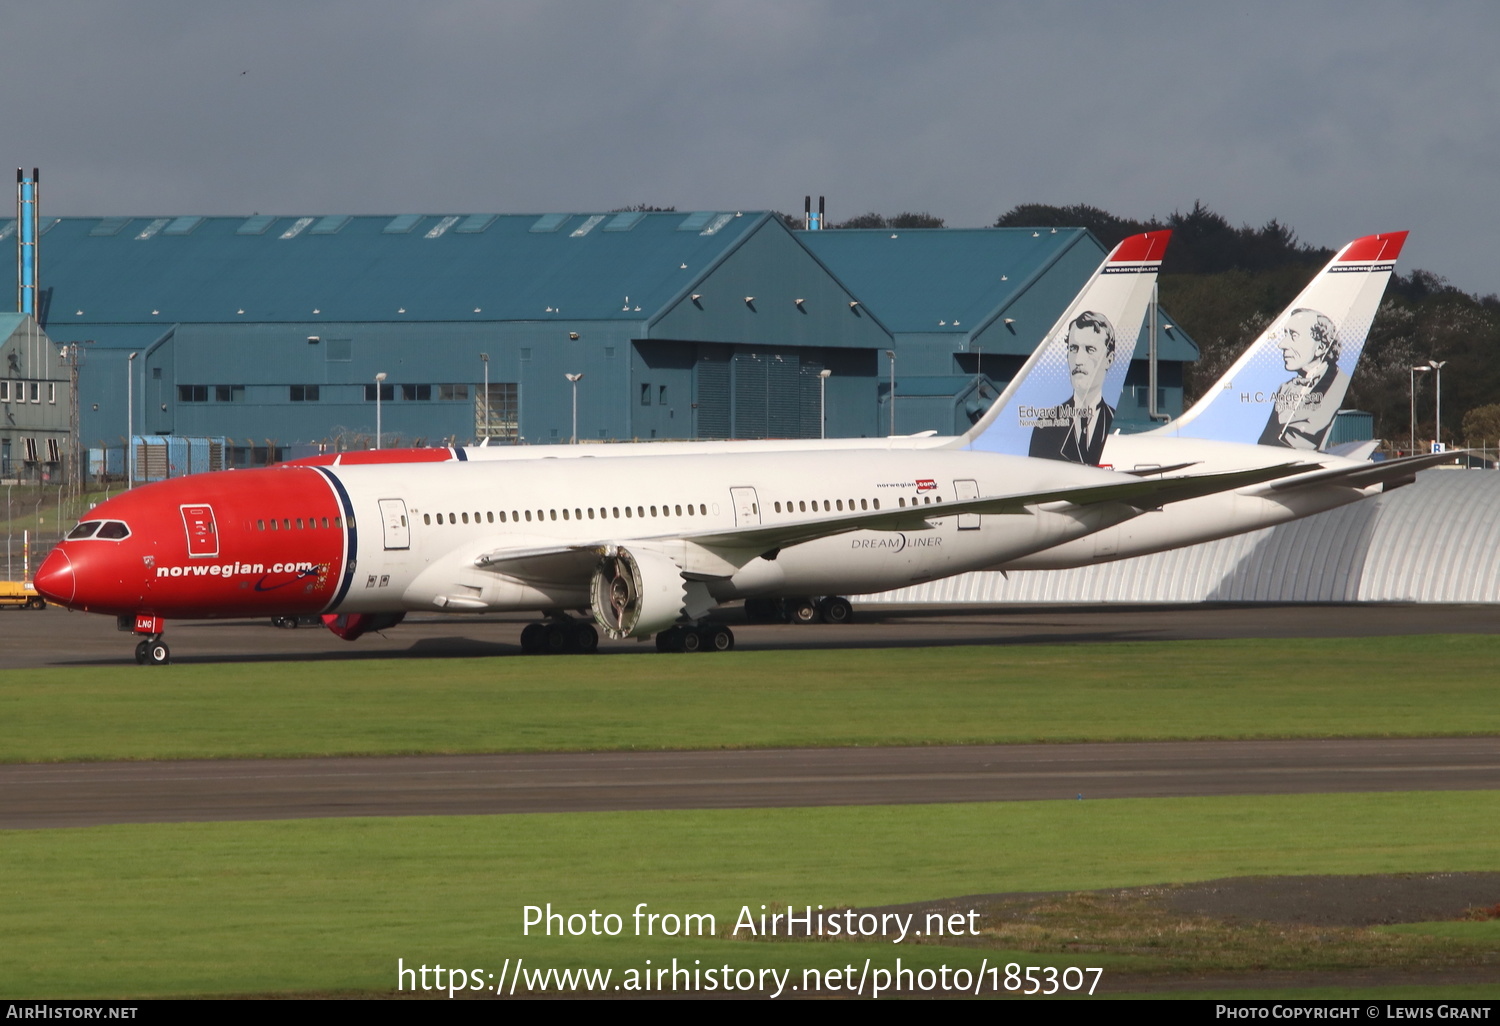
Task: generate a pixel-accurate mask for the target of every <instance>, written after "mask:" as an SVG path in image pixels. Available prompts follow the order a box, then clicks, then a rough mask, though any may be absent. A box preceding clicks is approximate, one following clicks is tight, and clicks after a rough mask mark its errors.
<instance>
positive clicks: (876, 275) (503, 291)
mask: <svg viewBox="0 0 1500 1026" xmlns="http://www.w3.org/2000/svg"><path fill="white" fill-rule="evenodd" d="M43 225H44V228H43V237H42V240H41V242H42V262H41V265H42V287H41V293H40V313H41V316H42V319H43V322H44V324H45V326H46V327H47V330H48V333H49V334H50V335H51V337H52V339H53V341H54V342H56V343H58V344H65V343H68V342H73V341H77V342H82V343H87V344H86V345H85V346H84V347H83V348H84V349H85V358H84V366H83V369H82V371H81V375H80V394H81V420H82V425H81V427H82V440H83V443H84V444H85V445H87V446H100V445H115V444H118V442H119V440H120V438H121V437H122V436H123V435H124V434H125V420H126V415H125V408H126V402H127V373H130V374H131V377H132V378H133V393H134V409H135V421H134V425H133V426H134V430H135V432H137V433H141V434H178V435H223V436H227V437H229V438H230V439H231V440H232V445H233V447H234V449H236V450H238V453H237V454H238V456H239V457H240V459H241V461H245V460H249V459H252V458H259V459H264V458H265V457H266V456H267V455H268V453H267V449H270V450H277V449H280V450H281V451H282V453H283V454H285V452H286V451H287V450H289V449H291V448H292V447H294V446H298V445H303V444H307V443H319V442H342V443H343V444H345V445H364V444H369V442H370V440H371V439H372V438H373V434H374V431H375V421H376V402H375V399H376V395H377V387H378V388H379V393H378V394H379V395H380V397H381V402H380V407H381V415H382V427H383V433H384V438H385V444H386V445H392V444H397V443H398V442H405V443H412V442H415V441H417V440H425V441H429V442H435V441H437V440H439V439H450V438H451V439H455V440H457V441H459V442H466V441H469V440H472V439H475V438H476V437H480V436H483V435H486V434H488V435H490V436H492V437H493V438H494V439H495V440H496V441H500V442H503V441H516V440H524V441H526V442H528V443H536V442H540V443H548V442H559V441H566V440H567V438H568V437H569V434H570V431H571V426H570V415H571V390H570V385H569V383H568V381H567V380H566V378H565V377H564V375H565V374H569V373H575V374H576V373H582V374H583V375H584V377H583V380H582V381H581V382H580V383H579V386H578V398H579V404H578V433H579V437H580V439H581V440H596V439H622V438H643V439H649V438H719V437H739V438H751V437H768V436H769V437H816V436H817V435H818V429H819V424H818V419H819V418H818V380H819V379H818V372H819V371H821V370H823V369H825V368H826V369H828V370H829V371H831V374H832V376H831V377H830V378H829V379H828V383H827V390H828V394H827V411H828V434H829V435H830V436H835V437H836V436H869V435H882V434H885V433H886V431H887V430H888V423H889V422H888V419H887V418H888V409H889V407H888V405H887V404H888V402H889V386H888V380H889V379H888V364H887V361H886V357H885V355H884V353H885V351H886V350H887V349H893V350H895V351H896V353H897V368H896V369H897V389H896V392H897V397H898V398H897V414H898V416H897V430H898V431H899V432H902V433H906V432H912V431H919V430H928V429H931V430H938V431H941V432H944V433H947V432H949V431H952V430H955V429H957V428H961V427H962V426H963V425H964V424H965V423H967V421H968V419H969V418H971V417H973V416H976V415H977V413H978V412H979V411H980V410H982V409H983V407H984V406H985V405H986V404H987V403H988V401H989V399H990V398H992V396H993V394H994V393H996V392H997V391H998V388H999V385H1000V384H1001V383H1003V382H1004V381H1005V380H1006V379H1008V378H1009V376H1010V374H1011V373H1013V370H1014V368H1015V367H1016V366H1018V365H1019V363H1020V361H1021V360H1022V359H1024V357H1025V355H1026V354H1027V353H1029V352H1030V351H1031V349H1032V348H1033V347H1034V346H1035V345H1036V344H1037V342H1038V341H1039V340H1040V338H1041V335H1042V333H1043V332H1044V331H1045V330H1046V329H1047V328H1048V327H1049V326H1050V325H1051V324H1052V322H1053V321H1054V320H1055V319H1056V317H1057V316H1058V314H1059V313H1060V311H1061V310H1062V308H1063V307H1064V306H1065V305H1066V303H1067V302H1068V300H1069V299H1071V298H1072V296H1073V295H1074V293H1075V292H1076V291H1077V289H1078V288H1079V287H1080V286H1081V285H1082V283H1083V281H1084V280H1086V278H1087V276H1088V275H1089V274H1090V273H1091V272H1092V271H1093V269H1094V268H1095V267H1096V266H1097V265H1098V262H1099V261H1100V260H1101V259H1102V257H1103V249H1102V247H1100V245H1099V244H1098V242H1097V241H1096V240H1094V239H1093V237H1092V236H1090V235H1088V234H1087V233H1086V232H1083V231H1081V230H1066V231H1059V232H1051V231H1040V232H1032V231H1031V230H1028V229H981V230H973V231H968V230H963V231H958V230H929V231H913V232H903V233H899V234H898V235H897V237H895V238H892V234H893V233H888V232H822V233H814V232H795V233H794V232H791V231H789V230H788V229H787V228H786V227H785V226H784V225H783V224H782V223H781V222H780V221H779V220H778V219H777V218H776V217H774V216H773V215H769V214H765V213H738V212H716V211H704V212H696V213H680V212H679V213H637V212H630V213H610V214H583V213H577V214H542V215H538V214H525V215H489V214H478V215H415V214H413V215H401V216H396V217H391V216H380V217H344V216H324V217H310V216H305V217H281V216H272V215H254V216H250V217H196V216H184V217H174V218H168V217H160V218H129V217H104V218H100V217H92V218H60V219H50V220H47V219H44V221H43ZM0 231H3V229H0ZM929 322H930V323H929ZM1171 341H1172V340H1171V338H1170V337H1167V336H1164V337H1163V342H1164V343H1167V344H1168V345H1167V346H1164V353H1163V359H1164V363H1163V373H1162V377H1163V381H1164V383H1165V384H1166V386H1167V388H1168V389H1169V390H1170V389H1172V388H1174V387H1177V383H1178V382H1180V363H1179V362H1178V361H1180V360H1182V359H1191V358H1194V357H1195V356H1196V351H1195V350H1193V348H1192V346H1191V343H1190V342H1186V341H1183V340H1180V341H1181V344H1180V345H1179V346H1178V348H1177V349H1175V350H1171V351H1167V349H1168V348H1169V346H1170V343H1171ZM1144 345H1145V343H1144V339H1143V340H1142V343H1141V347H1140V348H1139V350H1138V352H1137V357H1138V361H1137V362H1139V358H1142V357H1143V356H1144ZM132 352H134V353H136V354H137V356H136V359H135V360H134V361H133V362H131V361H128V360H127V356H128V354H129V353H132ZM483 357H488V360H487V361H485V360H484V359H483ZM486 370H487V371H488V378H489V384H490V392H489V393H488V397H489V403H488V413H489V416H488V419H487V420H486V418H485V417H484V411H485V409H486V404H485V403H484V402H483V400H482V397H481V394H480V393H481V383H482V382H483V381H484V375H485V371H486ZM377 373H385V374H386V375H387V377H386V380H385V381H384V383H383V384H382V385H380V386H377V385H376V383H375V375H376V374H377ZM1132 376H1133V377H1134V376H1137V375H1136V372H1135V369H1133V371H1132ZM1139 376H1140V377H1141V378H1142V379H1144V369H1143V368H1141V369H1140V373H1139ZM1176 394H1177V395H1178V396H1180V390H1179V391H1178V392H1177V393H1176ZM1130 396H1131V392H1130V391H1129V390H1128V391H1127V397H1126V400H1125V401H1123V402H1122V404H1121V405H1122V412H1124V413H1126V414H1128V413H1129V407H1130ZM1139 405H1140V406H1141V407H1142V409H1144V397H1143V396H1142V397H1141V401H1140V404H1139ZM1169 405H1171V404H1170V396H1169ZM1124 419H1126V420H1127V422H1128V417H1126V418H1124ZM256 449H259V450H260V451H259V452H255V451H254V450H256Z"/></svg>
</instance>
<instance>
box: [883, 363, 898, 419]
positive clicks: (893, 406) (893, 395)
mask: <svg viewBox="0 0 1500 1026" xmlns="http://www.w3.org/2000/svg"><path fill="white" fill-rule="evenodd" d="M885 355H886V356H887V357H889V358H890V361H891V437H892V438H894V437H896V351H895V350H894V349H887V350H886V351H885Z"/></svg>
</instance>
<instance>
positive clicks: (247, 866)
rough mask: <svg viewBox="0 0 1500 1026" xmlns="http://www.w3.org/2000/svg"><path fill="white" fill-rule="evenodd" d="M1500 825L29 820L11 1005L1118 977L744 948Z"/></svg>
mask: <svg viewBox="0 0 1500 1026" xmlns="http://www.w3.org/2000/svg"><path fill="white" fill-rule="evenodd" d="M1497 820H1500V794H1495V793H1489V792H1478V793H1474V792H1462V793H1411V794H1365V795H1312V796H1287V797H1256V798H1232V799H1155V800H1122V801H1101V802H1076V801H1069V802H1045V803H1043V802H1037V803H994V804H973V805H939V806H891V807H874V808H831V809H755V810H732V811H689V812H634V813H592V814H579V815H523V816H505V817H468V818H412V819H349V820H305V821H283V822H269V823H201V824H159V825H148V826H112V827H98V828H88V829H71V830H45V831H9V832H5V833H3V834H0V888H3V894H4V900H3V902H0V936H4V937H5V938H7V943H6V944H4V945H0V995H3V996H33V997H34V996H38V995H47V996H91V995H93V996H106V995H107V996H114V997H126V996H148V995H171V994H232V993H240V994H246V993H269V992H277V993H285V992H334V991H338V992H342V991H353V992H366V993H386V992H391V991H394V990H395V989H396V966H397V959H398V958H400V959H404V960H405V962H406V964H407V965H421V964H427V965H436V964H439V963H441V964H443V965H444V966H447V967H460V968H463V969H465V970H472V969H480V970H482V971H484V972H486V973H488V972H497V973H498V972H499V970H500V967H501V965H502V963H504V961H505V959H507V958H511V959H514V958H518V957H520V958H525V959H527V960H528V963H529V964H530V965H532V966H534V967H536V968H538V969H541V968H547V967H556V968H564V967H599V968H613V969H614V970H615V971H616V972H620V971H623V970H625V969H628V968H631V967H636V968H637V969H639V968H641V967H643V966H644V960H645V959H647V958H650V959H652V960H653V964H654V965H657V966H660V965H662V964H663V960H667V961H669V960H670V959H671V958H673V957H676V958H678V959H679V961H680V962H683V963H684V964H685V963H688V962H691V960H693V959H700V960H702V963H703V964H704V965H715V966H717V965H722V964H726V963H727V964H730V965H732V966H734V967H750V968H759V967H780V968H793V969H796V970H797V971H798V973H799V974H800V971H801V970H802V969H803V968H822V969H828V968H833V967H837V966H843V965H845V964H846V963H854V964H856V965H857V964H862V962H863V960H864V959H865V958H866V957H869V958H871V959H873V960H874V964H875V965H876V966H877V967H879V966H885V967H887V968H893V967H894V965H895V959H896V958H897V957H898V956H899V957H901V958H902V959H903V960H904V964H905V965H907V966H909V967H910V966H918V967H922V966H926V967H937V966H939V965H941V964H947V965H949V966H950V967H958V966H963V967H967V968H968V969H969V970H970V971H973V970H974V969H976V968H978V967H979V965H980V962H981V959H982V958H988V959H989V960H990V964H992V965H993V964H994V963H995V961H996V959H999V960H1001V961H1002V962H1003V961H1006V960H1009V959H1011V958H1018V959H1021V960H1022V962H1023V964H1034V965H1055V966H1059V967H1061V966H1065V965H1078V966H1085V965H1089V966H1092V965H1102V966H1104V967H1105V969H1106V977H1107V978H1112V974H1115V973H1120V972H1128V971H1137V972H1138V971H1141V970H1143V969H1148V968H1152V967H1156V966H1159V965H1160V964H1161V959H1160V958H1159V957H1155V956H1153V955H1152V954H1151V953H1150V952H1144V953H1137V954H1129V955H1120V954H1116V955H1099V954H1097V953H1089V952H1083V953H1076V952H1074V953H1070V952H1069V951H1067V950H1060V951H1059V950H1052V951H1046V950H1043V951H1040V952H1034V953H1032V954H1029V955H1017V954H1015V953H1014V951H1009V952H1008V951H1007V950H1006V949H1005V948H1004V947H994V946H989V947H985V946H983V945H982V944H981V946H980V947H965V948H954V947H947V946H937V945H931V944H925V943H924V944H915V943H912V942H910V941H908V942H907V943H904V944H899V945H897V944H891V943H886V942H879V941H861V942H852V943H851V942H843V941H840V942H827V941H824V942H809V941H797V942H781V943H764V942H752V941H749V940H745V939H730V938H729V937H727V936H724V935H725V934H727V933H728V931H729V929H730V928H731V927H732V926H733V923H734V920H735V917H736V914H737V913H738V911H739V909H740V907H741V906H742V905H749V906H750V907H751V909H752V910H753V911H756V912H758V911H759V906H760V905H761V904H766V905H768V906H772V907H773V908H775V907H784V906H786V905H788V904H791V905H795V906H799V907H800V906H803V905H808V904H811V905H813V906H817V905H819V904H822V905H825V906H828V907H836V906H870V905H878V904H885V903H894V902H909V901H920V900H924V899H932V898H938V897H943V896H958V895H964V894H979V893H988V892H999V891H1047V890H1072V889H1079V888H1096V887H1105V886H1131V885H1141V884H1149V883H1156V882H1161V881H1169V880H1201V879H1211V878H1216V877H1222V876H1236V875H1247V874H1273V873H1274V874H1280V873H1379V872H1394V871H1429V872H1430V871H1457V870H1469V869H1493V868H1495V867H1496V866H1497V865H1500V834H1497V832H1496V831H1495V829H1494V824H1495V822H1497ZM548 902H551V903H552V905H553V906H554V908H556V909H559V910H562V911H566V912H585V913H586V912H588V911H590V910H591V909H598V910H600V911H601V912H616V913H619V914H621V915H622V916H623V917H624V922H625V923H626V924H627V925H626V928H625V935H622V936H620V937H616V938H610V937H597V938H596V937H588V936H585V937H569V938H558V937H552V938H547V937H545V936H537V935H532V936H525V935H523V933H522V915H523V907H524V906H526V905H529V904H534V905H545V904H546V903H548ZM640 902H646V903H647V904H648V909H649V910H650V911H657V912H677V913H688V912H694V913H712V914H713V915H714V916H715V917H716V919H717V922H716V926H717V932H718V933H719V934H720V936H718V937H713V938H704V939H701V940H699V939H692V940H688V939H682V938H669V937H649V938H646V937H641V938H637V937H634V936H630V935H629V934H630V933H631V928H630V926H629V925H628V924H630V922H631V919H630V913H631V912H632V911H633V910H634V909H635V907H636V905H637V904H638V903H640ZM1468 925H1469V926H1470V928H1469V930H1468V934H1467V935H1466V936H1462V937H1455V938H1449V940H1448V941H1447V943H1449V944H1450V946H1451V945H1458V946H1467V945H1481V946H1485V947H1487V948H1488V949H1491V950H1493V949H1494V948H1495V946H1496V944H1497V943H1500V930H1497V929H1496V926H1497V924H1496V923H1477V924H1468ZM1409 932H1410V931H1409ZM1418 932H1420V931H1418ZM1310 961H1312V962H1313V963H1314V964H1316V958H1315V957H1312V956H1310ZM617 979H618V977H617Z"/></svg>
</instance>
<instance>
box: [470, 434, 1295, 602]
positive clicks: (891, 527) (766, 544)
mask: <svg viewBox="0 0 1500 1026" xmlns="http://www.w3.org/2000/svg"><path fill="white" fill-rule="evenodd" d="M1303 466H1305V464H1296V463H1286V464H1279V465H1277V466H1273V467H1255V468H1253V469H1251V470H1237V471H1231V472H1229V473H1223V474H1200V475H1196V476H1187V477H1171V478H1166V479H1164V480H1141V479H1138V478H1131V479H1130V480H1127V481H1121V482H1118V483H1110V484H1104V485H1089V486H1086V487H1081V488H1062V489H1053V490H1049V491H1041V492H1026V493H1021V494H1017V495H1004V496H991V497H988V498H979V499H964V500H961V501H959V502H942V503H935V504H933V505H931V506H907V507H904V508H898V509H886V510H877V511H861V512H857V513H856V512H851V513H844V514H836V515H834V516H828V517H821V518H819V519H817V520H800V521H797V522H795V523H785V524H758V525H747V526H744V527H734V528H727V529H723V528H720V529H715V530H708V531H690V532H686V533H675V534H663V535H646V536H639V537H636V538H633V539H627V538H621V537H618V536H615V537H610V538H600V539H598V540H597V541H589V542H581V543H574V544H567V545H562V544H559V545H556V546H547V545H542V546H529V547H526V548H514V549H496V550H494V551H491V552H486V553H483V554H482V555H480V556H479V557H477V558H476V559H475V560H474V564H475V565H476V566H479V567H485V568H488V569H492V570H496V571H498V572H500V573H504V574H507V575H510V576H516V577H526V578H534V579H547V580H559V579H565V578H571V577H573V576H575V575H577V574H578V572H579V571H580V570H584V571H585V575H586V572H587V570H586V568H587V566H588V565H589V564H588V561H589V560H590V559H592V558H596V557H597V556H598V555H599V554H601V553H603V552H604V551H605V550H606V549H608V548H610V547H612V546H615V545H619V544H621V543H625V542H632V541H633V542H637V543H642V544H645V545H648V546H650V545H652V544H653V543H654V544H656V545H671V544H677V543H684V542H685V543H689V544H692V545H694V546H695V547H697V548H700V549H704V550H708V551H711V552H714V553H717V554H719V555H720V556H721V557H722V559H723V560H724V561H725V563H726V564H727V565H728V566H729V567H733V568H737V567H739V566H743V565H744V564H745V563H747V562H749V561H750V560H751V559H753V558H755V557H756V556H758V555H761V554H763V553H766V552H771V551H774V550H779V549H784V548H787V547H789V546H792V545H800V544H802V543H803V542H809V541H815V540H817V539H819V538H830V537H834V536H836V535H840V534H849V533H851V532H854V531H925V530H931V529H932V524H931V523H930V521H932V520H937V519H941V518H943V517H951V516H958V515H959V514H961V513H982V514H990V515H997V514H999V515H1005V514H1019V513H1025V512H1026V510H1027V508H1028V507H1031V506H1042V505H1049V504H1053V503H1065V504H1069V505H1073V506H1091V505H1095V504H1097V503H1106V502H1118V503H1124V504H1125V505H1128V506H1133V507H1135V508H1136V509H1139V510H1143V511H1144V510H1148V509H1157V508H1159V507H1161V506H1163V505H1166V504H1167V503H1171V502H1181V501H1183V500H1185V499H1196V498H1199V497H1201V496H1204V495H1214V494H1217V493H1219V492H1225V491H1233V490H1234V489H1236V488H1244V487H1246V486H1248V485H1254V484H1260V483H1262V482H1265V481H1271V480H1275V479H1277V478H1280V477H1284V476H1286V475H1288V474H1295V473H1298V472H1299V471H1300V470H1301V469H1302V468H1303ZM1122 476H1123V475H1122Z"/></svg>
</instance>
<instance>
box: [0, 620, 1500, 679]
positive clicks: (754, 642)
mask: <svg viewBox="0 0 1500 1026" xmlns="http://www.w3.org/2000/svg"><path fill="white" fill-rule="evenodd" d="M529 619H531V618H530V617H521V616H447V615H442V614H433V613H417V614H413V615H412V616H410V617H408V618H407V620H406V622H404V623H402V624H401V625H400V626H398V627H395V628H393V629H391V630H389V631H386V632H384V633H383V634H369V635H366V636H365V637H363V638H360V639H359V640H358V641H355V642H352V643H351V642H346V641H340V640H339V639H338V638H336V637H334V636H333V635H332V634H331V633H329V632H328V631H326V630H324V629H323V628H322V627H319V626H308V627H300V628H298V629H296V630H278V629H276V628H274V627H272V626H271V625H270V621H269V620H258V621H250V620H224V621H214V620H203V621H186V622H181V623H179V622H176V621H173V622H172V623H170V624H169V625H168V628H167V633H166V641H167V643H168V644H169V645H171V647H172V660H173V662H179V663H209V662H225V661H229V662H253V661H285V660H325V659H331V660H340V661H349V660H359V659H392V658H396V659H399V658H444V657H466V656H467V657H472V656H515V657H517V658H523V657H522V656H521V646H520V635H521V628H522V626H524V625H525V624H526V623H527V622H528V620H529ZM724 621H725V622H726V623H728V624H729V625H730V626H731V627H733V629H734V632H735V647H736V648H738V649H741V650H745V651H764V650H769V649H816V648H919V647H922V646H926V645H942V646H947V645H1015V644H1047V643H1058V642H1070V643H1071V642H1092V641H1173V640H1184V639H1193V638H1336V637H1385V636H1387V635H1400V634H1497V633H1500V608H1497V607H1495V606H1481V605H1473V606H1436V605H1358V606H1355V605H1345V606H1322V605H1284V606H1271V605H1267V606H1258V605H1257V606H1252V605H1218V606H1214V605H1190V606H1130V605H1117V606H1111V607H1098V606H1090V607H1072V606H1056V607H1048V606H1027V607H1018V608H996V607H992V606H991V607H973V608H970V607H962V606H940V607H933V606H880V605H863V606H857V607H856V611H855V622H854V623H850V624H844V625H841V626H830V625H826V624H814V625H809V626H796V625H789V624H746V623H745V622H744V617H743V614H742V613H741V612H740V611H739V609H738V608H735V609H731V610H729V611H727V612H726V613H725V615H724ZM114 627H115V625H114V619H113V618H112V617H103V616H91V615H88V614H86V613H70V612H67V611H66V610H62V609H46V610H43V611H41V612H33V611H27V610H12V611H5V612H0V667H4V668H10V669H18V668H21V667H35V666H119V667H121V668H122V669H128V670H129V671H130V672H132V673H135V672H142V673H152V672H161V671H160V668H157V667H148V668H145V669H141V670H137V668H136V667H135V665H134V660H133V652H134V650H135V642H136V640H137V639H136V638H135V637H134V636H132V635H130V634H128V633H124V634H122V633H119V632H117V631H116V630H115V629H114ZM599 652H600V654H601V655H603V656H609V657H614V656H624V655H635V654H645V653H647V652H650V653H651V654H652V656H653V657H654V656H655V650H654V647H653V646H652V645H651V644H650V643H646V644H641V643H639V642H635V641H616V642H610V641H604V642H601V643H600V646H599ZM524 658H535V657H531V656H527V657H524ZM669 658H680V659H712V658H714V656H713V655H712V654H709V653H699V654H697V655H692V656H687V655H677V656H671V657H669Z"/></svg>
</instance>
